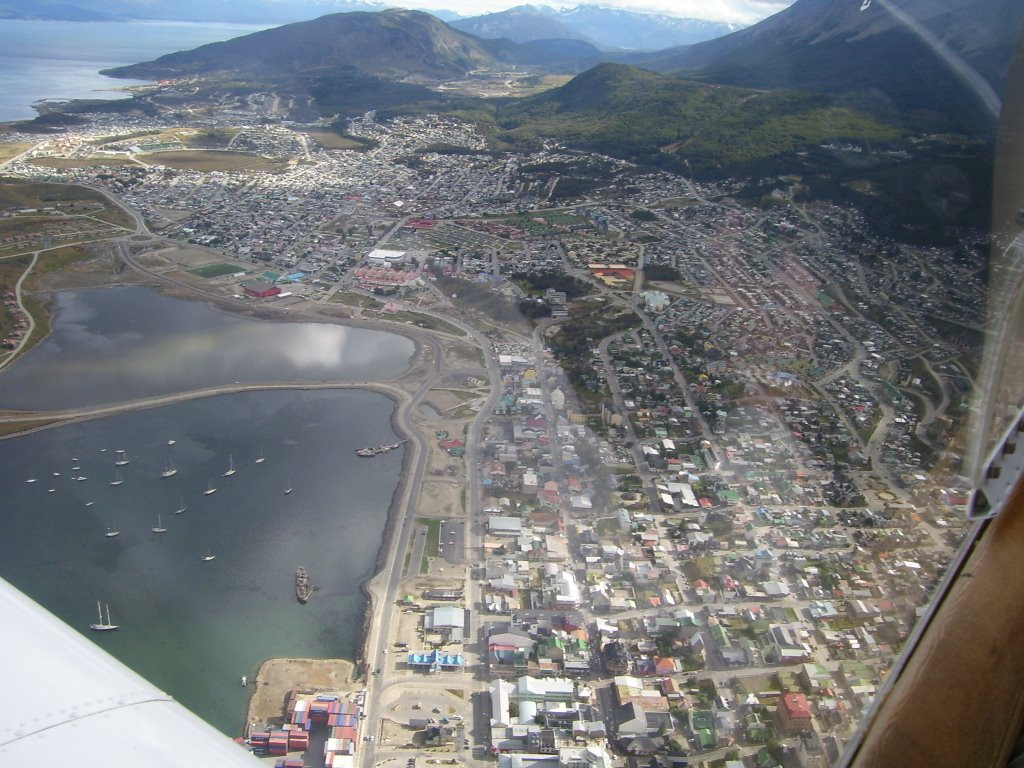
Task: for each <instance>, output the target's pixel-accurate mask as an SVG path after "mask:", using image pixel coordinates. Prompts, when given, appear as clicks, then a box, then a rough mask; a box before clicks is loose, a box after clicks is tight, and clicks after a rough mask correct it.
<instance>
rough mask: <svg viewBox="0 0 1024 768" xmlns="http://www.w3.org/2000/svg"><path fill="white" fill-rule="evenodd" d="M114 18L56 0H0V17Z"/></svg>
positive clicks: (44, 18) (82, 19) (47, 18)
mask: <svg viewBox="0 0 1024 768" xmlns="http://www.w3.org/2000/svg"><path fill="white" fill-rule="evenodd" d="M114 18H116V17H115V16H111V15H110V14H106V13H101V12H99V11H96V10H94V9H91V8H83V7H82V6H80V5H74V4H72V3H62V2H58V1H57V0H0V19H41V20H44V21H110V20H112V19H114Z"/></svg>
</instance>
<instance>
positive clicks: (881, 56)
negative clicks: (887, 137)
mask: <svg viewBox="0 0 1024 768" xmlns="http://www.w3.org/2000/svg"><path fill="white" fill-rule="evenodd" d="M1022 22H1024V3H1022V2H1020V0H943V2H934V0H886V2H884V3H882V2H879V1H878V0H876V2H871V0H865V2H862V3H857V2H850V0H797V2H795V3H793V5H791V6H790V7H789V8H787V9H786V10H784V11H781V12H780V13H777V14H775V15H774V16H771V17H769V18H767V19H765V20H764V21H762V22H760V23H758V24H755V25H753V26H751V27H748V28H746V29H743V30H740V31H738V32H734V33H733V34H730V35H727V36H725V37H722V38H719V39H717V40H710V41H707V42H704V43H699V44H697V45H694V46H690V47H688V48H684V49H677V50H672V51H662V52H660V53H659V54H655V55H653V56H648V57H639V58H636V59H633V60H632V62H633V63H637V64H640V65H641V66H646V67H650V68H651V69H655V70H657V71H659V72H669V73H675V74H684V75H687V76H691V77H698V78H700V79H702V80H704V81H710V82H716V83H727V84H733V85H743V86H749V87H755V88H796V89H802V90H812V91H820V92H827V93H833V94H847V95H849V97H850V98H851V99H852V100H854V101H856V102H857V103H861V104H863V105H864V106H868V105H869V104H870V105H874V106H873V107H872V108H874V109H878V110H883V111H889V112H892V111H898V112H900V113H902V114H903V115H905V116H909V117H912V118H914V119H919V120H920V119H924V120H928V121H931V122H932V123H933V127H936V128H948V127H953V128H962V129H963V128H966V129H970V130H976V131H982V132H989V131H990V130H991V128H992V126H993V125H994V115H993V114H991V111H992V107H993V106H994V104H995V103H996V102H997V101H998V97H997V96H996V94H998V93H1000V92H1001V90H1002V88H1003V85H1004V84H1005V82H1006V77H1007V73H1008V71H1009V62H1010V59H1011V57H1012V54H1013V50H1014V47H1015V45H1016V42H1017V35H1018V33H1019V30H1020V28H1021V24H1022Z"/></svg>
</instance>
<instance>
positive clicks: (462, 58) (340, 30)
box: [103, 9, 497, 81]
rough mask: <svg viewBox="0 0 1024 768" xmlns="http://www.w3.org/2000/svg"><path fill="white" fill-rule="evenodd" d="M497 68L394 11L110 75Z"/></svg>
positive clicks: (303, 26)
mask: <svg viewBox="0 0 1024 768" xmlns="http://www.w3.org/2000/svg"><path fill="white" fill-rule="evenodd" d="M496 62H497V59H496V57H495V56H494V55H493V54H492V53H491V52H489V51H488V50H487V47H486V46H485V44H484V41H481V40H478V39H476V38H474V37H472V36H470V35H466V34H463V33H462V32H458V31H456V30H454V29H452V28H451V27H449V26H447V25H446V24H445V23H444V22H442V21H440V20H439V19H437V18H436V17H434V16H431V15H430V14H428V13H423V12H421V11H406V10H399V9H392V10H388V11H381V12H377V13H365V12H358V11H356V12H352V13H335V14H331V15H329V16H323V17H321V18H319V19H314V20H312V21H301V22H297V23H295V24H286V25H284V26H281V27H274V28H272V29H264V30H261V31H259V32H254V33H252V34H250V35H244V36H242V37H236V38H233V39H232V40H226V41H224V42H220V43H210V44H208V45H203V46H201V47H199V48H196V49H194V50H191V51H179V52H177V53H171V54H167V55H166V56H161V57H160V58H158V59H156V60H155V61H150V62H144V63H141V64H132V65H129V66H125V67H117V68H114V69H110V70H105V71H104V73H103V74H107V75H111V76H112V77H133V78H144V79H158V78H171V77H182V76H186V75H205V74H211V73H214V72H237V73H244V74H245V75H249V76H258V77H265V76H271V77H278V76H281V75H289V74H300V73H314V72H330V71H331V70H332V69H335V68H338V67H353V68H356V69H358V70H360V71H362V72H364V73H366V74H372V75H375V76H379V77H388V78H392V79H404V78H413V79H418V80H422V81H428V80H434V81H437V80H446V79H452V78H458V77H462V76H463V75H465V73H466V72H468V71H470V70H473V69H478V68H480V67H485V66H493V65H494V64H495V63H496Z"/></svg>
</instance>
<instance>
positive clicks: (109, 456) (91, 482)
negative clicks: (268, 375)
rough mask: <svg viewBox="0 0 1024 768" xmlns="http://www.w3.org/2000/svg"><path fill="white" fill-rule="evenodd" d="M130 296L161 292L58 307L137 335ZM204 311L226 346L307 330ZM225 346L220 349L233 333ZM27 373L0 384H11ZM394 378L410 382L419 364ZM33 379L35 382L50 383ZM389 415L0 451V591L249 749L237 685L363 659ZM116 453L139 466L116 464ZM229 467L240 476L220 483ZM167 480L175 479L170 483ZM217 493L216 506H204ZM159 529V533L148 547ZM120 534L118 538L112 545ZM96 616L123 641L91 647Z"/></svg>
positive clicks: (355, 402)
mask: <svg viewBox="0 0 1024 768" xmlns="http://www.w3.org/2000/svg"><path fill="white" fill-rule="evenodd" d="M133 291H149V289H127V292H126V290H125V289H109V290H102V291H86V292H77V293H75V294H68V295H66V296H65V297H64V298H63V299H62V301H63V302H64V304H63V306H78V302H82V301H85V302H86V303H88V304H90V306H94V307H95V306H96V305H97V304H108V303H109V304H110V306H108V307H106V308H105V309H107V310H111V309H113V310H118V309H119V310H120V313H118V312H114V314H115V315H117V314H119V315H120V319H121V322H122V323H129V324H130V323H131V322H132V321H133V319H134V318H133V314H132V312H131V311H129V310H128V309H127V307H128V306H130V305H131V302H130V301H128V302H127V304H125V303H123V300H124V297H126V296H127V297H129V298H130V297H131V295H132V292H133ZM150 293H152V292H150ZM153 295H154V296H156V294H153ZM164 302H167V303H166V304H165V303H164ZM158 303H159V304H160V306H162V307H163V309H162V310H161V312H162V313H164V314H163V319H164V320H165V321H167V323H168V325H166V326H165V328H172V329H174V328H176V327H178V328H179V330H180V327H181V326H182V325H184V326H187V325H188V324H187V323H175V322H174V317H173V312H174V311H175V307H177V308H178V309H179V310H180V311H181V313H182V315H184V316H189V315H190V313H192V312H194V311H195V310H196V303H195V302H189V301H183V300H179V299H167V298H165V297H159V302H158ZM198 306H202V307H205V309H206V310H207V311H209V312H210V314H209V315H208V316H207V322H208V327H207V328H206V333H207V334H210V335H212V336H214V337H216V336H217V333H218V329H231V328H233V327H234V323H235V322H239V321H240V322H244V323H252V324H254V325H255V326H257V329H262V330H263V331H264V332H265V333H266V334H267V338H268V339H273V338H275V337H274V336H273V333H274V332H277V331H280V329H281V327H282V326H283V327H285V328H289V327H293V326H297V325H300V324H289V323H284V324H279V323H269V322H257V321H251V320H244V319H241V318H234V317H231V316H229V315H226V314H224V313H222V312H219V311H216V310H213V309H211V308H209V307H206V305H203V304H200V305H198ZM67 320H68V317H67V316H66V315H65V316H61V315H58V317H57V320H56V325H55V329H54V336H53V337H52V339H53V340H57V339H60V338H62V334H63V333H65V332H67V329H66V328H65V327H64V325H65V321H67ZM342 330H350V331H351V330H353V329H342ZM182 332H184V331H182ZM195 332H197V328H193V329H192V331H189V333H195ZM149 333H151V332H150V331H146V332H144V333H142V334H140V339H139V348H140V349H145V348H146V347H147V346H148V344H147V343H146V340H147V339H148V340H149V341H150V342H152V343H157V344H159V343H160V342H161V340H163V341H164V342H166V334H167V333H172V332H171V331H164V332H163V333H159V332H152V335H151V336H147V335H146V334H149ZM224 333H225V337H224V338H222V339H220V341H222V342H225V343H226V339H227V338H230V337H231V333H232V332H231V331H230V330H225V331H224ZM382 336H389V334H382ZM368 338H373V339H375V340H376V341H380V339H379V338H377V337H368ZM216 340H217V339H216V338H215V341H216ZM49 343H51V340H47V341H46V342H44V344H43V345H42V346H40V347H39V348H38V349H37V350H36V351H37V352H39V351H42V350H43V347H45V346H46V344H49ZM363 343H366V338H364V339H363ZM370 343H374V342H370ZM349 345H350V347H352V346H353V345H357V344H356V342H352V341H350V342H349ZM120 346H121V348H122V350H124V349H126V348H125V347H124V345H120ZM167 346H168V347H169V348H175V345H167ZM183 348H184V349H191V347H190V346H189V345H185V346H184V347H183ZM398 349H401V350H404V347H403V346H402V345H401V344H399V345H398ZM33 354H35V353H33ZM125 355H126V356H127V357H132V356H133V354H132V353H129V352H125ZM186 356H187V355H186ZM58 359H59V356H58ZM173 359H176V358H174V357H173V356H172V360H173ZM112 360H113V362H111V364H112V365H114V367H115V368H118V369H119V370H130V367H128V368H124V367H122V364H121V363H120V362H118V361H117V360H116V359H113V358H112ZM27 362H28V358H26V359H25V360H24V361H22V362H19V363H18V364H16V365H15V366H14V368H13V369H12V370H10V371H7V372H5V373H4V374H3V375H0V384H2V383H3V382H4V380H5V379H6V378H7V377H8V375H10V374H14V373H15V372H16V371H17V370H18V369H19V368H20V367H21V366H22V364H23V363H27ZM108 362H110V361H108ZM393 362H394V365H395V366H397V367H399V368H400V367H401V366H404V365H406V364H407V362H408V356H407V355H404V354H399V356H398V359H397V360H395V361H393ZM338 366H339V369H340V370H343V369H344V362H343V361H341V362H339V363H338ZM36 375H37V377H38V378H39V380H40V381H41V380H42V378H44V377H45V375H46V372H45V369H44V368H43V367H40V368H39V369H38V370H37V374H36ZM62 375H63V372H62ZM78 375H79V376H81V377H82V378H81V380H80V382H79V387H80V389H81V390H83V391H89V390H90V389H91V387H90V377H91V376H93V375H96V376H98V377H99V379H100V380H103V381H107V379H106V378H104V376H105V374H104V373H103V371H102V366H97V368H96V370H95V371H92V370H89V369H81V370H79V374H78ZM200 378H201V377H200ZM0 389H2V388H0ZM103 399H104V400H109V399H110V398H107V397H104V398H103ZM6 400H7V397H6V396H0V403H2V404H4V405H6V402H4V401H6ZM393 412H394V403H393V401H391V400H390V399H389V398H387V397H384V396H383V395H379V394H377V393H373V392H369V391H365V390H316V391H294V390H288V391H266V392H247V393H242V394H235V395H224V396H218V397H211V398H205V399H200V400H193V401H188V402H184V403H180V404H177V405H172V406H166V407H160V408H151V409H147V410H141V411H134V412H126V413H122V414H119V415H116V416H112V417H107V418H104V419H98V420H93V421H86V422H80V423H76V424H70V425H67V426H63V427H58V428H53V429H46V430H42V431H39V432H36V433H33V434H30V435H25V436H21V437H16V438H12V439H7V440H0V467H3V472H2V474H0V518H2V520H3V525H4V536H3V537H0V576H2V577H3V578H5V579H7V580H8V581H10V582H11V583H12V584H14V585H15V586H17V587H18V588H20V589H22V590H23V591H24V592H26V593H27V594H28V595H29V596H31V597H32V598H34V599H35V600H37V601H38V602H39V603H40V604H41V605H43V606H44V607H45V608H47V609H49V610H50V611H52V612H53V613H55V614H56V615H57V616H59V617H60V618H62V619H63V620H65V621H66V622H67V623H69V624H70V625H71V626H72V627H74V628H76V629H79V630H81V631H82V632H83V634H85V635H86V636H88V638H89V639H90V640H92V641H94V642H97V643H98V644H99V645H101V646H102V647H104V648H105V649H107V650H108V651H110V652H111V653H112V654H114V655H115V656H116V657H118V658H119V659H121V660H122V661H124V662H125V663H127V664H128V665H129V666H131V667H132V668H133V669H135V670H136V671H138V672H139V673H140V674H142V675H143V676H144V677H146V678H147V679H149V680H150V681H152V682H153V683H154V684H155V685H157V686H158V687H160V688H162V689H163V690H166V691H167V692H168V693H170V694H172V695H173V696H174V697H175V698H176V699H178V700H179V701H181V702H182V703H183V704H184V705H185V706H187V707H189V708H190V709H192V710H193V711H194V712H196V713H197V714H199V715H200V716H201V717H203V718H204V719H206V720H207V721H208V722H210V723H212V724H213V725H214V726H215V727H217V728H219V729H220V730H222V731H223V732H224V733H226V734H229V735H232V736H235V735H238V734H239V733H240V731H241V728H242V724H243V718H244V711H245V703H246V701H247V696H248V693H247V691H246V689H244V688H242V686H241V685H240V683H239V681H240V677H241V676H242V675H249V676H250V677H251V676H252V675H253V674H254V672H255V670H256V668H257V666H258V665H259V663H260V662H262V661H263V660H264V659H266V658H270V657H275V656H296V657H302V656H309V657H328V658H339V657H340V658H352V656H353V654H354V653H355V651H356V647H355V645H356V643H357V640H358V635H359V630H360V627H361V623H362V618H363V611H364V605H365V603H364V599H363V597H362V595H361V593H360V591H359V585H360V582H361V581H363V580H364V579H366V578H367V577H369V576H370V575H372V573H373V570H374V567H375V558H376V554H377V551H378V548H379V546H380V544H381V538H382V534H383V531H384V527H385V522H386V515H387V511H388V507H389V504H390V501H391V497H392V495H393V492H394V489H395V488H396V485H397V483H398V480H399V478H400V472H401V466H402V460H403V454H404V448H402V449H399V450H396V451H393V452H391V453H388V454H385V455H381V456H378V457H375V458H372V459H361V458H358V457H356V455H355V453H354V452H355V450H356V448H359V447H361V446H364V445H375V444H378V443H382V442H393V441H395V440H396V439H397V437H396V436H395V434H394V432H393V430H392V429H391V425H390V418H391V416H392V414H393ZM118 450H123V451H124V452H125V453H124V456H125V457H126V458H127V460H128V461H129V462H130V463H128V464H125V465H122V466H118V465H116V464H115V463H114V462H115V458H116V451H118ZM259 458H262V459H263V461H261V462H258V461H257V459H259ZM229 464H230V465H233V466H234V468H235V469H236V471H235V473H234V474H231V475H225V472H226V471H227V470H228V467H229ZM168 468H173V469H176V470H177V472H176V473H175V474H174V475H173V476H170V477H166V478H165V477H162V476H161V473H162V471H164V470H166V469H168ZM78 478H84V479H78ZM29 480H33V481H34V482H28V481H29ZM119 480H123V482H121V483H117V481H119ZM112 483H117V484H112ZM209 488H215V489H216V491H215V492H214V493H212V494H206V493H204V491H206V490H208V489H209ZM287 488H291V489H292V490H291V492H290V493H287V494H286V493H285V489H287ZM180 510H184V511H180ZM158 520H159V522H160V526H162V527H165V528H167V531H166V532H165V533H154V532H153V531H152V528H153V527H158ZM108 530H116V531H119V535H117V536H116V537H107V536H105V533H106V532H107V531H108ZM211 554H212V555H213V556H214V559H213V560H209V561H204V560H203V557H204V556H207V555H211ZM300 565H303V566H305V567H306V568H307V569H308V571H309V573H310V577H311V580H312V582H313V583H314V584H315V585H316V586H318V587H319V590H318V591H316V592H315V593H314V594H313V596H312V599H311V600H310V601H309V603H308V604H307V605H300V604H298V602H297V601H296V599H295V594H294V574H295V570H296V568H297V567H298V566H300ZM97 601H101V602H103V603H109V605H110V610H111V618H112V620H113V622H114V623H115V624H119V625H120V627H121V628H120V629H119V630H118V631H117V632H107V633H91V632H89V630H88V626H89V624H90V623H92V622H93V621H94V620H95V618H96V602H97Z"/></svg>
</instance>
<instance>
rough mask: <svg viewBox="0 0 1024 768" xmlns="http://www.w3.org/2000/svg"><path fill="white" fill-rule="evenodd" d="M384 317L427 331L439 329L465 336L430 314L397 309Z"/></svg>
mask: <svg viewBox="0 0 1024 768" xmlns="http://www.w3.org/2000/svg"><path fill="white" fill-rule="evenodd" d="M384 317H387V318H389V319H390V320H392V321H394V322H396V323H411V324H412V325H415V326H418V327H419V328H426V329H427V330H429V331H441V332H442V333H450V334H452V335H453V336H465V334H464V333H463V332H462V331H460V330H459V329H458V328H456V327H455V326H454V325H452V324H451V323H448V322H446V321H444V320H441V319H440V318H437V317H432V316H430V315H422V314H420V313H419V312H406V311H404V310H399V311H398V312H395V313H394V314H392V315H385V316H384Z"/></svg>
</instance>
